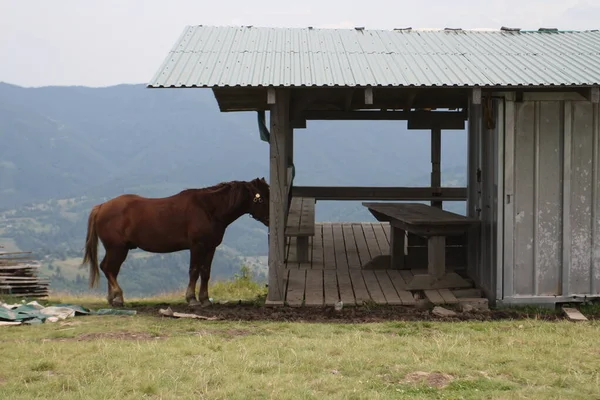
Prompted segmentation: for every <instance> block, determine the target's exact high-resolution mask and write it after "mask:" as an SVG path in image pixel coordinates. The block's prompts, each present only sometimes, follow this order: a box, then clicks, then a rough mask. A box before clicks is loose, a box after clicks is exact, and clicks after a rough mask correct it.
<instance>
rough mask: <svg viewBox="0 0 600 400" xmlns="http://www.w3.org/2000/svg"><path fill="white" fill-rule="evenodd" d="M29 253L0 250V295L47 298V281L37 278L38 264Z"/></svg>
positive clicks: (48, 283)
mask: <svg viewBox="0 0 600 400" xmlns="http://www.w3.org/2000/svg"><path fill="white" fill-rule="evenodd" d="M29 254H31V253H30V252H18V253H14V252H13V253H10V252H3V251H2V249H0V294H5V295H9V296H14V297H27V298H42V297H46V296H48V286H49V285H50V282H49V280H48V279H45V278H39V277H38V271H39V268H40V263H39V262H37V261H35V260H33V259H32V258H31V256H29Z"/></svg>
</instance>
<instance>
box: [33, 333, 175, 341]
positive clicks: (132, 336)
mask: <svg viewBox="0 0 600 400" xmlns="http://www.w3.org/2000/svg"><path fill="white" fill-rule="evenodd" d="M166 336H167V335H163V336H154V335H151V334H149V333H145V332H98V333H84V334H81V335H78V336H74V337H56V338H45V339H42V342H87V341H92V340H98V339H116V340H157V339H164V338H165V337H166Z"/></svg>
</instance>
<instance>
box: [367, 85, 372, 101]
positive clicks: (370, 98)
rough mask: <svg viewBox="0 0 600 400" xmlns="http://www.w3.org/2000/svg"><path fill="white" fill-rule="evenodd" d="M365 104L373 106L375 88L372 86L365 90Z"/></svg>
mask: <svg viewBox="0 0 600 400" xmlns="http://www.w3.org/2000/svg"><path fill="white" fill-rule="evenodd" d="M365 104H373V88H372V87H370V86H369V87H366V88H365Z"/></svg>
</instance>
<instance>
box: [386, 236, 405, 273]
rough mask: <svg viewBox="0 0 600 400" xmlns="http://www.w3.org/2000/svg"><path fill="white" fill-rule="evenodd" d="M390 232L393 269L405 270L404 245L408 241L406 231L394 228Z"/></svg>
mask: <svg viewBox="0 0 600 400" xmlns="http://www.w3.org/2000/svg"><path fill="white" fill-rule="evenodd" d="M390 232H391V235H390V236H391V237H390V244H391V248H390V255H391V257H392V269H405V266H404V265H405V264H404V250H405V246H404V244H405V239H406V231H404V230H402V229H399V228H395V227H393V226H392V227H391V229H390Z"/></svg>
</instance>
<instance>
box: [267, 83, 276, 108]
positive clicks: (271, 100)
mask: <svg viewBox="0 0 600 400" xmlns="http://www.w3.org/2000/svg"><path fill="white" fill-rule="evenodd" d="M275 99H276V97H275V88H272V87H270V88H268V89H267V104H269V105H273V104H275V101H276V100H275Z"/></svg>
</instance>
